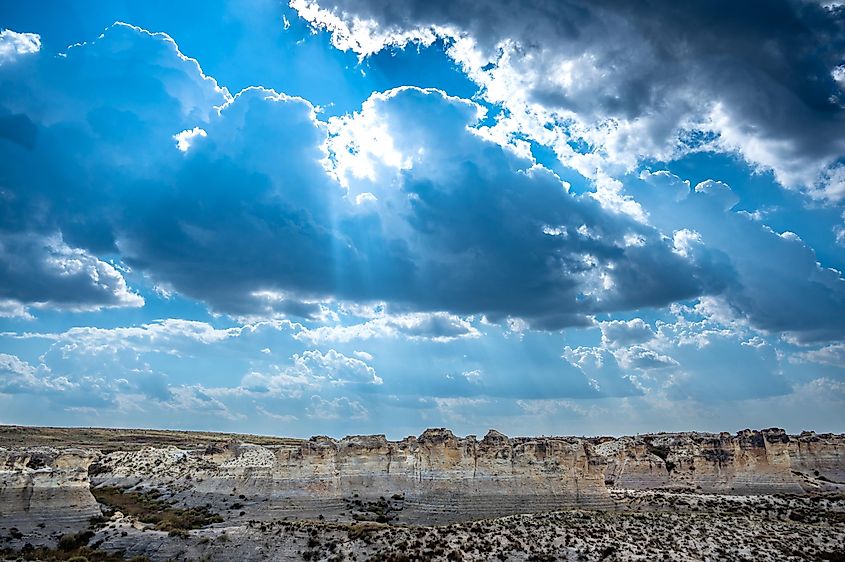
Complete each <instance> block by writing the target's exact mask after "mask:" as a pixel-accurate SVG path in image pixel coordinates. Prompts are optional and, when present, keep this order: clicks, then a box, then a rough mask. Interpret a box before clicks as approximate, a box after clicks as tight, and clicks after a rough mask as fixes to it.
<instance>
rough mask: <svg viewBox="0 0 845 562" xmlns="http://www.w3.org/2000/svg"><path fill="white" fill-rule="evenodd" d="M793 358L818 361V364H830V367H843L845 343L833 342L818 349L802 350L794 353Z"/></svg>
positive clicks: (844, 363)
mask: <svg viewBox="0 0 845 562" xmlns="http://www.w3.org/2000/svg"><path fill="white" fill-rule="evenodd" d="M794 358H795V359H796V360H798V361H804V362H811V363H818V364H820V365H830V366H831V367H838V368H840V369H845V343H834V344H831V345H827V346H824V347H821V348H819V349H813V350H810V351H802V352H800V353H796V354H795V356H794Z"/></svg>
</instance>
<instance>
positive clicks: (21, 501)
mask: <svg viewBox="0 0 845 562" xmlns="http://www.w3.org/2000/svg"><path fill="white" fill-rule="evenodd" d="M128 449H132V450H113V451H111V452H101V451H98V450H95V449H85V450H82V449H65V450H57V449H43V448H40V449H39V448H27V447H21V448H19V449H15V450H6V449H0V467H2V469H3V470H2V472H0V500H2V503H1V504H0V525H2V526H6V527H9V526H10V525H17V526H20V525H22V524H24V523H26V521H28V522H29V523H32V522H37V521H42V520H44V519H46V518H49V519H54V520H68V521H72V520H75V519H76V520H78V519H80V518H85V517H90V516H91V515H93V514H95V513H97V507H96V503H95V501H94V499H93V497H92V496H91V494H90V492H89V485H93V486H100V485H109V486H117V487H120V488H126V487H130V486H139V485H140V486H141V487H146V488H157V489H164V490H167V491H168V493H169V494H171V497H172V498H173V499H174V501H180V502H182V503H185V504H188V505H190V504H194V505H205V504H211V505H212V506H228V505H230V504H231V503H232V501H233V499H237V498H241V499H242V500H243V502H239V503H243V504H245V507H244V509H246V510H251V511H250V515H252V516H255V517H258V518H264V519H274V518H282V517H294V518H297V517H302V518H316V517H317V516H318V515H325V516H326V517H334V516H337V517H340V514H342V513H348V512H350V511H355V510H358V511H360V512H362V513H365V514H366V513H371V514H373V517H374V518H376V517H378V518H384V519H390V520H394V519H395V520H397V521H405V522H411V523H416V522H425V523H430V522H446V521H454V520H462V519H473V518H480V517H492V516H501V515H506V514H511V513H523V512H536V511H550V510H556V509H562V508H570V507H581V508H590V509H616V508H617V504H616V503H615V502H614V501H613V500H612V498H611V494H610V493H609V492H610V491H611V490H617V489H636V490H657V489H670V490H688V491H691V492H699V493H715V494H734V495H748V494H799V495H801V494H816V493H825V492H842V491H843V490H845V484H843V482H845V435H832V434H818V435H817V434H815V433H808V432H805V433H802V434H800V435H797V436H795V435H787V434H786V433H785V432H784V431H783V430H779V429H768V430H763V431H750V430H745V431H741V432H739V433H737V434H736V435H731V434H728V433H720V434H710V433H674V434H654V435H643V436H637V437H621V438H611V437H600V438H576V437H539V438H508V437H507V436H505V435H503V434H501V433H499V432H497V431H494V430H491V431H490V432H489V433H488V434H487V435H486V436H484V438H483V439H481V440H478V439H477V438H476V437H475V436H468V437H463V438H461V437H456V436H455V435H454V434H453V433H452V432H451V431H449V430H447V429H429V430H426V431H425V432H423V433H422V435H420V436H419V437H408V438H406V439H403V440H401V441H389V440H387V439H386V438H385V436H384V435H370V436H351V437H346V438H344V439H340V440H335V439H331V438H329V437H313V438H311V439H309V440H285V441H284V442H283V443H280V444H272V445H268V444H265V445H256V444H250V443H245V442H243V441H240V440H230V441H216V442H213V443H211V444H209V445H208V446H205V447H200V448H196V447H193V448H180V447H177V446H175V445H168V446H165V447H150V446H146V447H143V448H141V449H136V448H134V447H129V448H128ZM227 502H228V503H227ZM373 506H375V507H373Z"/></svg>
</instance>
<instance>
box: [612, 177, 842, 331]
mask: <svg viewBox="0 0 845 562" xmlns="http://www.w3.org/2000/svg"><path fill="white" fill-rule="evenodd" d="M640 179H641V182H642V183H639V182H636V181H632V182H631V183H630V184H629V185H628V186H627V187H626V189H630V190H631V191H635V190H636V192H637V194H638V196H639V197H638V199H639V201H640V202H641V204H642V205H643V208H644V209H646V210H647V212H648V213H649V221H650V222H651V223H652V224H654V225H655V226H656V227H657V228H659V229H660V230H661V231H664V232H672V231H674V233H675V234H674V244H675V247H676V251H677V252H678V253H679V254H682V255H684V256H686V257H687V258H688V259H689V260H690V261H691V262H692V263H694V264H695V267H696V268H697V269H698V271H699V273H698V278H699V279H701V280H702V282H703V285H704V286H705V287H706V289H705V291H704V294H708V295H711V296H712V297H714V299H715V300H716V301H721V302H722V303H724V306H723V307H722V308H723V312H722V313H723V314H726V313H727V314H730V315H732V316H734V317H735V318H738V319H742V320H743V321H747V322H750V323H751V324H752V325H754V326H755V327H757V328H760V329H763V330H767V331H769V332H772V333H783V332H787V333H789V334H790V335H791V336H792V337H793V338H794V339H796V340H798V341H804V342H809V341H821V340H831V339H840V338H842V337H843V336H845V315H843V314H842V313H841V311H842V310H843V309H845V278H843V276H842V273H841V272H840V271H837V270H835V269H832V268H826V267H824V266H822V265H821V264H820V263H819V258H818V257H817V255H816V253H815V251H814V250H813V249H812V248H811V247H810V246H808V245H807V244H806V243H805V242H804V241H803V240H802V239H801V238H800V237H798V236H797V235H795V234H793V233H791V232H783V233H778V232H776V231H774V230H773V229H772V228H770V227H768V226H767V225H765V224H762V223H760V222H758V221H755V220H753V219H752V218H751V217H750V216H748V214H747V213H741V212H734V211H732V210H730V207H731V206H732V203H731V202H732V201H735V196H734V195H733V194H732V193H731V190H730V187H729V186H727V185H726V184H724V183H721V182H712V181H706V182H702V183H701V184H699V185H697V186H696V187H695V188H693V189H690V186H689V182H686V181H683V180H681V178H679V177H678V176H676V175H674V174H672V173H670V172H667V171H658V172H643V173H642V174H641V175H640ZM643 184H644V185H643ZM641 187H644V188H645V189H640V188H641Z"/></svg>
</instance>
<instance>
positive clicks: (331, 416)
mask: <svg viewBox="0 0 845 562" xmlns="http://www.w3.org/2000/svg"><path fill="white" fill-rule="evenodd" d="M306 411H307V413H308V417H310V418H314V419H322V420H336V419H351V420H364V419H367V417H368V416H369V412H368V411H367V409H366V408H365V407H364V406H363V404H361V403H360V402H359V401H357V400H350V399H349V398H346V397H345V396H340V397H338V398H334V399H331V400H329V399H324V398H321V397H320V396H312V397H311V404H310V406H308V408H307V410H306Z"/></svg>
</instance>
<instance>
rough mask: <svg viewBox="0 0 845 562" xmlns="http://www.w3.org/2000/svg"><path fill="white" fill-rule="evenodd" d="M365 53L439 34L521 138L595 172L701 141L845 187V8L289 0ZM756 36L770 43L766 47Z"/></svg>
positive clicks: (793, 2) (825, 185) (697, 146)
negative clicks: (841, 165) (844, 67)
mask: <svg viewBox="0 0 845 562" xmlns="http://www.w3.org/2000/svg"><path fill="white" fill-rule="evenodd" d="M291 6H293V7H294V8H295V9H296V10H298V12H299V14H300V15H301V16H302V17H304V18H305V19H307V20H308V21H310V22H312V24H314V25H315V26H317V27H320V28H323V29H328V30H329V31H331V32H332V34H333V41H334V43H335V45H336V46H338V47H339V48H342V49H349V50H353V51H355V52H357V53H359V55H361V56H367V55H370V54H373V53H376V52H378V51H380V50H382V49H385V48H387V47H391V46H401V45H405V44H406V43H408V42H411V41H414V42H418V43H421V44H431V43H432V42H433V41H434V40H435V39H437V38H444V39H445V40H446V41H447V42H448V44H449V48H448V52H449V54H450V56H452V58H453V59H455V60H456V62H458V63H459V64H460V65H461V66H462V68H463V69H464V70H465V72H467V74H468V75H469V76H470V77H471V78H472V79H473V80H474V81H475V82H476V83H477V84H478V85H479V86H480V87H481V95H482V96H483V98H484V99H485V100H487V101H489V102H491V103H493V104H497V105H500V106H502V107H504V108H505V109H506V112H505V113H504V117H502V118H501V119H500V120H499V121H498V124H497V128H498V129H499V132H498V134H499V135H500V136H502V137H505V138H507V137H510V138H512V139H513V138H525V136H528V137H529V138H532V139H533V140H536V141H537V142H539V143H541V144H545V145H548V146H551V147H553V149H554V150H555V152H556V153H557V155H558V157H559V158H560V159H561V160H562V161H564V162H566V163H569V164H570V165H572V166H573V167H575V168H577V169H579V170H580V171H581V172H582V173H584V174H586V175H588V176H589V177H594V178H596V177H600V176H601V175H602V173H604V172H608V171H609V172H618V171H623V170H630V169H632V168H634V167H635V166H636V165H637V164H638V162H640V161H641V160H642V159H646V158H650V159H659V160H668V159H672V158H675V157H677V156H679V155H682V154H684V153H688V152H691V151H696V150H715V151H728V152H736V153H738V154H740V155H741V156H742V157H743V158H745V159H746V160H747V161H748V162H749V163H751V164H752V165H753V166H756V167H759V168H761V169H769V170H772V171H773V172H774V173H775V175H776V176H777V178H778V180H779V181H780V182H781V183H782V184H783V185H786V186H791V187H802V188H803V189H806V190H808V191H809V192H811V193H812V194H814V195H817V196H819V197H825V198H828V199H838V198H841V196H842V193H843V192H842V190H841V184H840V183H837V180H836V176H837V174H838V172H836V170H837V169H838V166H837V162H838V161H839V160H840V159H841V158H842V157H843V155H845V134H843V132H842V131H843V127H842V122H843V118H845V103H843V99H845V90H843V88H842V82H841V75H842V72H841V64H842V52H843V49H845V33H843V31H842V30H843V29H845V25H843V24H845V9H843V8H842V7H841V6H823V5H821V4H817V3H808V2H803V1H801V0H777V1H775V2H762V1H760V2H750V3H745V4H743V6H741V7H739V8H737V7H736V6H735V5H733V4H729V3H725V2H719V3H715V4H714V3H707V4H684V5H678V4H677V3H676V2H671V1H668V0H652V1H649V2H647V3H645V4H636V5H634V4H626V3H620V2H614V1H610V0H607V1H600V2H568V3H552V4H550V3H549V2H546V1H545V0H533V1H530V2H521V3H519V4H514V3H510V2H505V1H500V2H492V3H491V2H485V3H482V4H479V3H477V2H472V1H469V0H467V1H461V2H439V1H434V2H429V1H425V2H422V1H419V2H402V3H400V4H396V3H391V2H388V1H386V0H368V1H363V2H361V1H357V0H356V1H354V2H353V1H349V0H319V1H317V2H315V1H313V0H292V1H291ZM760 45H767V48H765V49H761V48H760Z"/></svg>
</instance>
